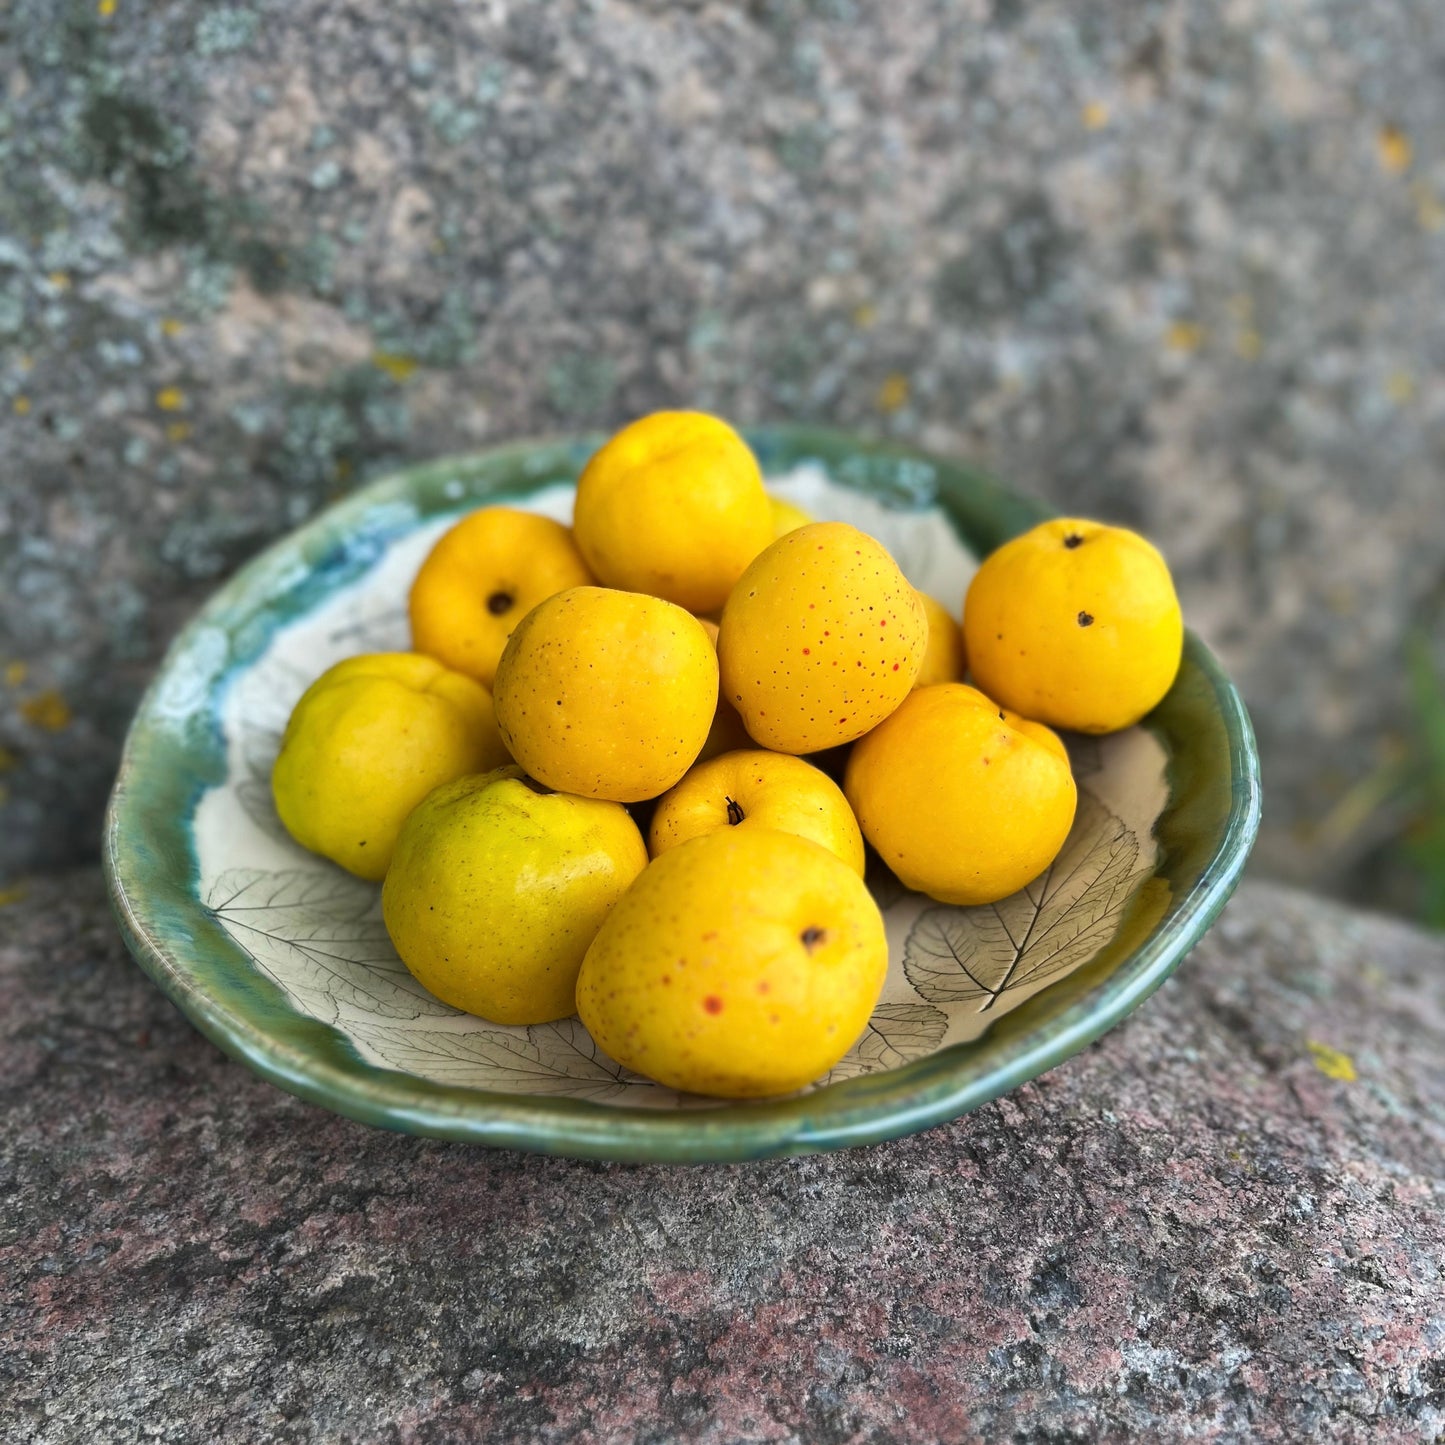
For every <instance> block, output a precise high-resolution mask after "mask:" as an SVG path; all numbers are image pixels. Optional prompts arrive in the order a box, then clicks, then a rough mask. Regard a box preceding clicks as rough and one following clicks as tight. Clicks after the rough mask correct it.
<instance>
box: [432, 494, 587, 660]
mask: <svg viewBox="0 0 1445 1445" xmlns="http://www.w3.org/2000/svg"><path fill="white" fill-rule="evenodd" d="M591 581H592V574H591V573H590V572H589V571H588V570H587V564H586V563H585V562H584V561H583V560H582V554H581V553H580V552H579V551H578V550H577V547H576V544H575V543H574V542H573V540H572V533H571V532H570V531H569V530H568V529H567V528H566V527H564V526H563V525H562V524H561V523H560V522H554V521H553V520H552V519H551V518H550V517H539V516H538V515H537V514H536V513H535V512H521V511H517V510H515V509H514V508H512V507H484V508H483V509H482V510H481V511H479V512H473V513H472V514H471V515H470V516H468V517H463V518H462V520H461V521H460V522H458V523H457V524H456V526H455V527H453V528H451V529H450V531H447V532H444V533H443V534H442V536H441V539H440V540H439V541H438V542H437V544H436V546H435V547H433V548H432V550H431V553H430V554H429V555H428V557H427V559H426V561H425V562H423V563H422V565H421V570H420V571H419V572H418V573H417V574H416V580H415V581H414V582H413V583H412V587H411V598H410V602H409V606H408V612H409V613H410V616H411V640H412V645H413V646H414V647H415V648H416V650H417V651H418V652H425V653H427V654H428V655H429V656H431V657H435V658H436V659H437V660H438V661H439V662H444V663H445V664H446V665H447V666H448V667H450V668H454V669H455V670H456V671H457V672H465V673H467V674H468V676H470V677H474V678H476V679H477V681H478V682H481V683H485V684H486V685H487V686H488V687H490V686H491V683H492V678H493V677H494V676H495V674H496V671H497V659H498V658H499V657H501V655H502V648H503V647H505V646H506V644H507V639H508V638H509V637H510V636H511V635H512V629H513V628H515V627H516V625H517V624H518V623H519V622H520V621H521V620H522V618H524V617H525V616H526V615H527V613H529V612H530V611H531V610H532V608H534V607H535V606H536V605H537V604H538V603H539V602H541V601H543V600H544V599H545V598H548V597H551V596H552V595H553V594H554V593H557V592H562V591H564V590H565V589H566V588H568V587H583V586H585V585H586V584H587V583H589V582H591Z"/></svg>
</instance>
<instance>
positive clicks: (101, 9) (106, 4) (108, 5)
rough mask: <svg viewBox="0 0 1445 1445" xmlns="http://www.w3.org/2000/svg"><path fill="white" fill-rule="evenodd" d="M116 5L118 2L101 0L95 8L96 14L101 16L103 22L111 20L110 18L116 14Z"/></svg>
mask: <svg viewBox="0 0 1445 1445" xmlns="http://www.w3.org/2000/svg"><path fill="white" fill-rule="evenodd" d="M115 5H116V0H99V3H98V4H97V5H96V7H95V13H96V14H97V15H99V16H100V18H101V19H102V20H109V19H110V17H111V16H112V15H114V14H115Z"/></svg>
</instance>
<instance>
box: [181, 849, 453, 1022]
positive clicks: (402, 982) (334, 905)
mask: <svg viewBox="0 0 1445 1445" xmlns="http://www.w3.org/2000/svg"><path fill="white" fill-rule="evenodd" d="M206 907H207V908H208V909H209V910H210V911H211V913H212V915H213V916H214V917H215V918H216V920H217V921H218V922H219V923H220V924H221V926H222V927H223V928H224V929H225V930H226V932H227V933H229V934H230V935H231V937H232V938H233V939H235V941H236V942H237V943H238V944H239V945H240V946H241V948H243V949H244V950H245V951H246V952H247V953H248V954H249V955H250V956H251V958H252V959H254V960H255V963H256V967H257V968H259V969H260V970H261V972H262V973H264V974H265V975H266V976H267V977H268V978H269V979H271V981H272V982H273V983H275V984H276V985H277V986H278V987H280V988H281V989H283V990H284V991H285V992H287V993H289V994H290V995H292V997H294V998H295V999H296V1000H297V1001H298V1002H299V1003H300V1004H301V1005H302V1007H303V1008H305V1010H306V1012H307V1013H309V1014H311V1015H312V1016H313V1017H315V1018H319V1019H324V1020H325V1021H326V1022H327V1023H337V1022H339V1021H340V1020H341V1019H342V1017H343V1014H349V1013H350V1012H351V1011H360V1012H361V1013H364V1014H371V1015H375V1016H377V1017H380V1018H385V1019H419V1018H421V1017H422V1016H423V1015H432V1016H436V1017H451V1016H454V1015H455V1014H456V1010H455V1009H453V1008H451V1007H450V1006H449V1005H447V1004H444V1003H442V1001H441V1000H440V999H437V998H433V997H432V995H431V994H429V993H428V992H427V991H426V990H425V989H424V988H423V987H422V986H421V985H420V984H419V983H417V981H416V980H415V979H414V978H413V977H412V976H411V974H410V973H408V972H407V969H406V965H405V964H404V963H402V961H401V959H399V958H398V957H397V956H396V950H395V949H394V948H393V947H392V946H391V939H390V938H388V937H387V934H386V926H385V925H384V924H383V923H382V921H381V916H380V894H379V892H378V891H377V890H376V889H375V888H371V887H368V886H367V885H366V884H365V883H362V882H360V881H359V880H358V879H355V878H352V877H351V876H350V875H349V874H346V873H342V872H341V871H340V870H337V871H335V872H327V873H323V872H320V871H316V870H312V869H287V870H285V871H283V872H280V873H272V872H265V871H262V870H260V869H256V868H233V869H231V870H229V871H228V872H225V873H222V874H221V876H220V877H219V878H217V879H216V881H215V882H214V883H213V884H212V885H211V888H210V890H209V892H208V893H207V896H206Z"/></svg>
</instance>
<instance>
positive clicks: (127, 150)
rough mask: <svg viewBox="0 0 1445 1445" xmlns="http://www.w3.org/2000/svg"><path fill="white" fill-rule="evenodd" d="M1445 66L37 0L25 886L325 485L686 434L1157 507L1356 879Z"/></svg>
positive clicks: (1444, 403)
mask: <svg viewBox="0 0 1445 1445" xmlns="http://www.w3.org/2000/svg"><path fill="white" fill-rule="evenodd" d="M1442 66H1445V7H1442V6H1441V5H1440V4H1439V3H1438V0H1371V3H1370V4H1368V5H1361V4H1358V3H1352V0H1293V3H1283V0H1229V3H1227V4H1212V3H1210V4H1206V3H1202V0H1140V3H1133V0H1128V3H1126V0H1083V3H1063V0H1055V3H1042V0H1041V3H1024V0H889V3H888V4H886V5H883V4H865V3H861V0H755V3H751V4H732V3H727V4H724V3H712V4H709V3H683V4H679V3H672V0H636V3H624V0H554V3H549V4H546V5H541V4H519V3H510V4H508V3H502V0H471V3H455V4H430V3H422V0H249V3H242V4H225V5H222V4H215V3H209V0H205V3H203V0H12V3H10V4H9V5H8V6H7V7H5V8H4V10H3V13H0V87H3V104H0V457H3V473H0V489H3V493H0V599H3V607H0V669H5V670H4V671H3V673H0V745H3V748H4V752H3V753H0V765H3V766H4V768H5V770H6V771H5V777H4V778H3V779H0V782H3V784H4V787H5V789H6V794H7V801H6V802H5V805H4V811H3V813H0V819H3V826H0V864H3V865H4V866H9V867H14V868H22V867H38V866H51V865H55V864H59V863H63V862H66V861H67V860H72V859H75V858H77V857H81V856H85V855H89V854H91V853H93V850H94V848H95V840H96V832H97V824H98V818H99V813H100V808H101V804H102V800H103V796H104V793H105V789H106V786H107V783H108V781H109V777H110V774H111V771H112V769H113V765H114V761H115V755H116V748H117V745H118V741H119V739H120V736H121V734H122V731H123V727H124V723H125V720H126V717H127V714H128V711H129V709H130V707H131V705H132V703H133V701H134V699H135V696H136V693H137V690H138V688H139V687H140V686H141V684H142V682H143V680H144V678H145V677H146V675H147V674H148V673H149V671H150V669H151V667H152V666H153V664H154V662H155V660H156V658H157V656H158V655H159V653H160V651H161V649H162V648H163V646H164V644H165V642H166V641H167V639H168V638H169V637H170V636H171V635H172V633H173V632H174V630H175V627H176V626H177V624H178V623H179V621H180V620H181V619H182V618H183V617H184V616H185V615H186V614H187V612H188V611H189V610H190V609H191V608H192V607H194V606H195V604H196V603H197V602H198V601H199V600H200V599H201V598H202V597H203V596H204V594H205V593H206V591H207V590H208V589H209V588H211V587H212V586H213V585H214V584H215V583H216V581H217V580H218V579H219V578H221V577H223V576H224V575H225V574H226V573H227V572H228V571H229V570H230V569H231V568H233V567H234V566H235V565H236V564H237V563H238V562H239V561H241V560H242V559H243V558H245V557H247V556H249V555H250V554H252V553H253V552H254V551H256V550H257V549H258V548H259V547H261V546H262V545H263V544H264V543H265V542H266V541H267V540H268V539H270V538H272V537H274V536H276V535H277V534H278V533H279V532H280V531H282V530H283V529H285V528H286V527H288V526H290V525H292V524H293V523H295V522H297V521H298V520H300V519H301V518H303V517H305V516H307V515H308V514H310V513H312V512H314V511H315V510H316V509H317V508H318V507H320V506H322V505H323V504H324V503H325V502H326V500H327V499H328V498H330V497H332V496H335V495H336V494H338V493H341V492H344V491H345V490H347V489H348V488H350V487H352V486H354V485H356V483H357V482H358V481H360V480H361V479H363V478H364V477H366V476H367V475H370V474H373V473H375V472H377V471H379V470H382V469H384V468H387V467H389V466H392V465H393V464H394V463H396V462H399V461H403V460H406V459H411V458H421V457H429V456H433V455H436V454H438V453H441V452H445V451H451V450H454V449H461V448H471V447H476V446H479V445H483V444H486V443H488V442H491V441H496V440H503V439H509V438H513V437H516V436H519V435H524V434H531V433H537V432H547V431H558V430H572V429H579V428H593V427H603V426H608V425H611V424H614V423H616V422H619V421H621V420H622V419H624V418H626V417H629V416H631V415H633V414H635V413H637V412H639V411H642V410H644V409H647V408H651V407H656V406H662V405H669V404H679V403H682V404H694V405H699V406H704V407H710V408H715V409H717V410H719V411H722V412H724V413H726V414H728V415H729V416H732V417H735V418H738V419H742V420H747V421H756V420H791V419H812V420H819V421H825V422H830V423H835V424H837V425H841V426H845V427H851V428H856V429H860V430H863V431H866V432H870V433H876V434H885V435H890V436H897V437H900V438H906V439H908V440H911V441H918V442H921V443H923V444H925V445H927V446H929V447H933V448H936V449H938V450H940V451H943V452H948V453H956V454H961V455H967V456H971V457H974V458H976V459H977V460H979V461H981V462H983V463H985V464H986V465H988V466H989V467H991V468H993V469H994V470H996V471H997V472H998V473H999V474H1000V475H1002V476H1004V477H1006V478H1008V479H1010V480H1011V481H1012V482H1014V483H1015V484H1017V485H1018V486H1019V487H1021V488H1023V489H1026V490H1028V491H1031V492H1035V493H1038V494H1041V495H1043V496H1046V497H1048V498H1049V499H1050V500H1052V501H1053V502H1055V503H1057V504H1059V505H1060V506H1063V507H1067V508H1070V509H1077V510H1081V511H1086V512H1096V513H1100V514H1103V515H1105V516H1108V517H1112V518H1117V519H1122V520H1125V521H1128V522H1132V523H1135V524H1139V525H1142V526H1144V527H1146V528H1148V529H1149V530H1150V531H1151V532H1152V533H1153V534H1154V535H1155V536H1156V537H1157V538H1158V539H1159V540H1160V541H1161V542H1162V543H1163V545H1164V547H1165V550H1166V551H1167V552H1168V553H1169V555H1170V557H1171V558H1172V559H1173V561H1174V563H1175V564H1176V566H1177V568H1178V571H1179V574H1180V578H1181V581H1182V587H1183V592H1184V597H1185V601H1186V606H1187V610H1188V612H1189V614H1190V616H1191V617H1192V619H1193V620H1194V622H1195V624H1196V626H1197V627H1198V628H1199V629H1200V630H1201V631H1202V632H1203V633H1204V635H1205V636H1206V638H1207V639H1208V640H1209V641H1210V642H1211V643H1212V644H1213V645H1214V646H1216V647H1217V648H1218V649H1219V651H1220V652H1221V653H1222V655H1223V656H1224V658H1225V660H1226V661H1227V662H1228V664H1229V665H1230V666H1231V667H1232V668H1233V669H1234V670H1235V671H1236V673H1237V675H1238V676H1239V678H1240V679H1241V681H1242V683H1243V685H1244V688H1245V691H1246V693H1247V695H1248V697H1249V700H1250V702H1251V703H1252V704H1253V706H1254V708H1255V712H1256V717H1257V720H1258V723H1259V729H1260V735H1261V739H1262V742H1263V747H1264V752H1265V757H1266V773H1267V777H1268V782H1269V788H1270V808H1269V815H1268V820H1267V823H1266V831H1265V835H1264V839H1263V842H1262V846H1261V856H1262V858H1263V859H1264V860H1265V862H1266V863H1268V864H1269V865H1271V866H1272V867H1274V868H1275V869H1277V870H1284V871H1286V872H1291V873H1293V874H1295V875H1297V876H1319V869H1320V868H1321V866H1322V860H1321V858H1320V857H1319V856H1318V855H1317V853H1316V852H1314V851H1312V850H1311V848H1310V846H1309V828H1310V826H1311V824H1312V823H1313V822H1314V821H1315V820H1317V819H1318V818H1319V817H1320V815H1321V814H1322V813H1323V812H1324V811H1325V810H1326V809H1327V808H1328V807H1329V806H1330V804H1331V803H1332V802H1333V801H1334V799H1335V798H1337V797H1338V796H1339V795H1340V794H1341V792H1342V790H1343V789H1344V788H1345V787H1346V786H1347V785H1348V784H1349V782H1350V781H1351V780H1352V779H1355V778H1358V777H1360V776H1361V775H1363V774H1365V773H1367V772H1368V771H1369V770H1370V769H1371V768H1372V767H1373V766H1374V765H1375V764H1376V762H1377V760H1378V755H1379V751H1380V749H1381V747H1382V746H1385V745H1386V744H1388V742H1389V741H1390V739H1391V737H1392V736H1393V735H1394V734H1396V733H1397V732H1398V731H1399V729H1400V728H1401V726H1402V719H1403V702H1402V684H1401V680H1400V670H1399V666H1398V653H1399V649H1400V642H1401V638H1402V636H1403V634H1404V632H1405V629H1406V625H1407V620H1408V619H1410V618H1413V619H1415V620H1416V621H1417V622H1418V623H1419V624H1420V625H1421V626H1422V627H1424V628H1425V629H1427V630H1429V629H1431V628H1433V629H1434V630H1435V632H1436V633H1437V634H1441V633H1445V628H1442V627H1441V622H1442V618H1445V571H1442V560H1441V559H1442V557H1445V506H1442V505H1441V498H1442V463H1445V379H1442V378H1445V367H1442V362H1445V309H1442V307H1441V305H1440V298H1441V296H1442V295H1445V86H1442V85H1441V84H1440V76H1441V71H1442ZM6 664H12V665H11V666H9V667H8V669H7V668H6V666H5V665H6Z"/></svg>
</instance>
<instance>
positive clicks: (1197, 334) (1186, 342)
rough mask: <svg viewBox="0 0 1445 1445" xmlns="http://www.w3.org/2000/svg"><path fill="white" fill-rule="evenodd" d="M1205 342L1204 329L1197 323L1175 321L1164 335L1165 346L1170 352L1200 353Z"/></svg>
mask: <svg viewBox="0 0 1445 1445" xmlns="http://www.w3.org/2000/svg"><path fill="white" fill-rule="evenodd" d="M1203 341H1204V328H1203V327H1202V326H1200V325H1199V324H1198V322H1195V321H1175V322H1174V323H1172V324H1171V326H1170V327H1169V330H1168V331H1166V332H1165V333H1164V344H1165V346H1167V347H1168V348H1169V350H1170V351H1183V352H1186V353H1187V352H1191V351H1198V350H1199V348H1200V346H1201V344H1202V343H1203Z"/></svg>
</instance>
